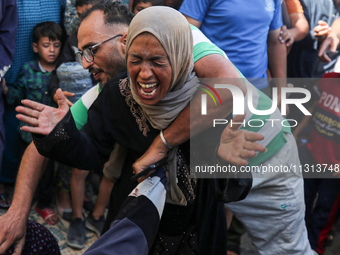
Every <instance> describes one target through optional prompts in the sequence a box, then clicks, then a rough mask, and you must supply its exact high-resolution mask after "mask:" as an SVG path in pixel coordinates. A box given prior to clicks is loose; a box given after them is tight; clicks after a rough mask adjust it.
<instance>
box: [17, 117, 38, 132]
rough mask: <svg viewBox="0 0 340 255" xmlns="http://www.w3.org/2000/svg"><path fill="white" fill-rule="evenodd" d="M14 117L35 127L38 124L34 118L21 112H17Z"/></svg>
mask: <svg viewBox="0 0 340 255" xmlns="http://www.w3.org/2000/svg"><path fill="white" fill-rule="evenodd" d="M16 117H17V119H18V120H21V121H22V122H25V123H26V124H28V125H31V126H33V127H37V126H38V125H39V122H38V120H37V119H36V118H31V117H29V116H26V115H23V114H17V115H16ZM24 131H26V130H24Z"/></svg>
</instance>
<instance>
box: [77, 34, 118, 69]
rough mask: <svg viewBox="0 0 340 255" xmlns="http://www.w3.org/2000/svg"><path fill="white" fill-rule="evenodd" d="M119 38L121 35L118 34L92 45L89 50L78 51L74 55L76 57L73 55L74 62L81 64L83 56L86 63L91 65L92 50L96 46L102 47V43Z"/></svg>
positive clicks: (92, 58)
mask: <svg viewBox="0 0 340 255" xmlns="http://www.w3.org/2000/svg"><path fill="white" fill-rule="evenodd" d="M119 36H123V35H120V34H119V35H115V36H114V37H111V38H109V39H107V40H105V41H104V42H101V43H97V44H95V45H93V46H91V47H89V48H86V49H85V50H83V51H78V52H77V53H76V55H75V57H76V60H77V61H78V62H79V63H80V64H82V63H83V56H84V57H85V59H86V61H87V62H89V63H92V62H93V61H94V53H93V51H92V50H93V49H95V48H97V47H98V46H100V45H102V44H103V43H106V42H108V41H110V40H112V39H115V38H117V37H119Z"/></svg>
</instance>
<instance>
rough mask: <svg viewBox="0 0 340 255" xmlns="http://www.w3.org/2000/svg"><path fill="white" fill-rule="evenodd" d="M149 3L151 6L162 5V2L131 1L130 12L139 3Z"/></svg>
mask: <svg viewBox="0 0 340 255" xmlns="http://www.w3.org/2000/svg"><path fill="white" fill-rule="evenodd" d="M142 2H143V3H151V5H152V6H156V5H164V0H133V2H132V7H131V10H132V11H133V10H134V9H135V7H136V5H137V4H139V3H142Z"/></svg>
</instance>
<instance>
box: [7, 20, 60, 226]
mask: <svg viewBox="0 0 340 255" xmlns="http://www.w3.org/2000/svg"><path fill="white" fill-rule="evenodd" d="M61 38H62V30H61V28H60V26H59V25H58V24H56V23H55V22H50V21H48V22H42V23H39V24H37V25H36V26H35V27H34V28H33V51H34V52H35V53H37V54H38V59H36V60H33V61H30V62H28V63H26V64H25V65H23V67H22V69H21V71H20V74H19V76H18V79H17V81H16V83H15V86H11V87H7V86H6V85H5V84H3V90H2V93H3V94H4V95H5V96H6V101H7V103H8V104H10V105H16V104H20V101H21V100H22V99H26V98H28V99H32V100H36V101H38V102H40V103H43V104H47V105H50V106H54V105H55V103H54V101H53V98H52V96H51V95H49V94H48V86H49V80H50V76H51V72H52V71H53V70H54V69H55V65H56V59H57V58H58V56H59V52H60V47H61ZM23 125H24V123H23V122H20V123H19V127H21V126H23ZM19 133H20V136H21V138H22V140H23V141H24V142H23V147H25V146H27V145H28V144H29V143H30V142H31V141H32V136H31V134H30V133H27V132H23V131H21V130H19ZM50 164H51V165H52V166H53V162H51V163H50ZM50 164H48V166H49V165H50ZM48 166H47V167H48ZM45 173H46V176H45V174H44V177H46V178H48V180H49V181H51V178H52V177H53V171H45ZM47 175H49V176H47ZM44 177H43V178H44ZM49 181H47V180H46V179H45V180H44V181H41V182H40V184H39V185H40V188H39V189H40V190H39V192H38V196H39V197H38V201H39V202H38V205H37V207H36V211H37V212H38V213H39V215H41V216H42V217H43V218H44V220H45V221H46V222H47V223H48V224H51V225H54V224H56V223H57V222H58V217H57V215H56V214H55V213H54V212H53V210H52V209H51V208H50V207H49V204H50V195H49V194H50V189H51V187H52V185H50V184H51V183H50V182H49Z"/></svg>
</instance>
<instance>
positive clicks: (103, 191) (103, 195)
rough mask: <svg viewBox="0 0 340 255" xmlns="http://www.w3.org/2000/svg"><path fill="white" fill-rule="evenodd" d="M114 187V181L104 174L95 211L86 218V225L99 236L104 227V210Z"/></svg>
mask: <svg viewBox="0 0 340 255" xmlns="http://www.w3.org/2000/svg"><path fill="white" fill-rule="evenodd" d="M112 188H113V182H111V181H110V180H108V179H107V178H106V177H105V176H103V178H102V180H101V182H100V186H99V192H98V197H97V201H96V204H95V206H94V208H93V212H92V213H90V214H89V217H88V218H87V219H86V227H87V228H88V229H90V230H91V231H94V232H95V233H96V234H97V236H98V237H99V236H100V234H101V232H102V231H103V227H104V222H105V218H104V210H105V208H106V206H107V203H108V201H109V199H110V194H111V191H112Z"/></svg>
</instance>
